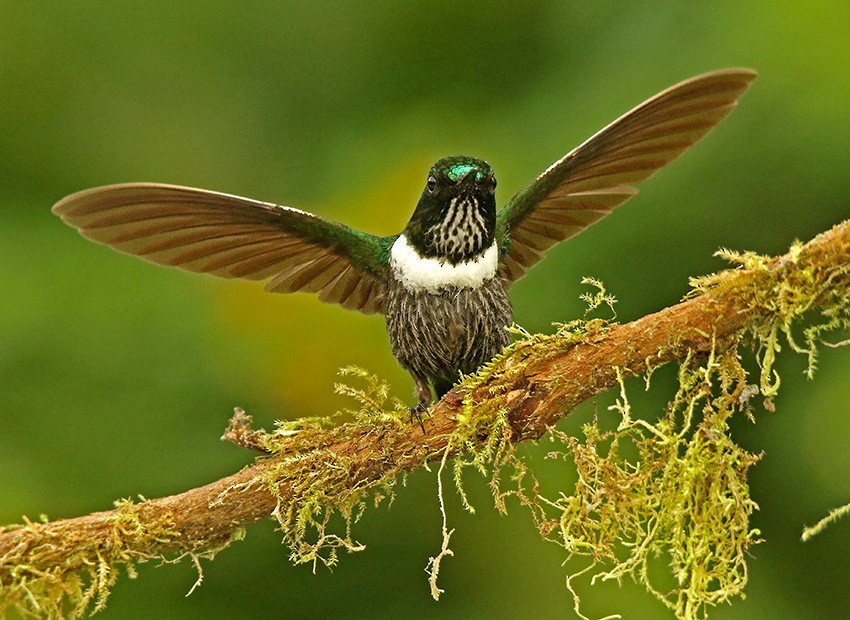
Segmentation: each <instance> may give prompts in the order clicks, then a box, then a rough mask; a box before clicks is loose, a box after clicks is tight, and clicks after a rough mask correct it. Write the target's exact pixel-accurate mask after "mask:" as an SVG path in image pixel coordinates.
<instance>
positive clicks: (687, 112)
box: [496, 69, 756, 284]
mask: <svg viewBox="0 0 850 620" xmlns="http://www.w3.org/2000/svg"><path fill="white" fill-rule="evenodd" d="M755 77H756V73H755V72H754V71H752V70H750V69H724V70H720V71H713V72H711V73H705V74H703V75H698V76H696V77H693V78H691V79H689V80H685V81H684V82H681V83H679V84H676V85H675V86H671V87H670V88H668V89H667V90H665V91H662V92H660V93H659V94H657V95H655V96H654V97H652V98H651V99H649V100H647V101H645V102H644V103H642V104H640V105H639V106H638V107H636V108H634V109H633V110H631V111H630V112H627V113H626V114H624V115H623V116H621V117H620V118H618V119H617V120H616V121H614V122H613V123H611V124H610V125H608V126H607V127H605V128H604V129H602V130H601V131H599V132H598V133H596V134H595V135H594V136H592V137H591V138H590V139H588V140H586V141H585V142H584V143H583V144H581V145H580V146H578V147H577V148H575V149H573V150H572V151H570V152H569V153H567V154H566V155H564V157H562V158H561V159H559V160H558V161H556V162H555V163H554V164H552V165H551V166H549V168H547V169H546V171H545V172H543V174H541V175H540V176H539V177H537V179H535V180H534V182H533V183H531V185H529V186H528V187H526V188H525V189H523V190H522V191H520V192H519V193H517V194H516V195H515V196H514V197H513V198H511V200H510V201H509V202H508V204H507V205H506V206H505V207H504V208H503V209H502V210H501V211H499V213H498V214H497V216H496V217H497V219H496V234H497V238H498V240H499V243H500V247H501V249H502V258H501V263H500V265H499V276H500V277H501V278H502V280H503V281H504V282H505V283H506V284H510V283H512V282H514V281H516V280H518V279H519V278H521V277H522V276H523V275H524V274H525V270H526V269H528V268H529V267H531V266H532V265H533V264H535V263H536V262H537V261H539V260H540V259H541V258H543V253H544V252H545V251H546V250H548V249H549V248H550V247H551V246H553V245H554V244H556V243H557V242H559V241H563V240H564V239H567V238H569V237H572V236H573V235H575V234H576V233H579V232H581V231H582V230H584V229H585V228H587V227H588V226H590V225H591V224H593V223H594V222H596V221H598V220H600V219H601V218H603V217H605V216H606V215H608V214H609V213H610V212H611V211H612V210H613V209H614V208H615V207H617V206H619V205H621V204H623V203H624V202H625V201H627V200H628V199H629V198H631V197H632V196H634V195H635V194H637V191H638V190H637V189H636V188H635V187H634V185H635V184H637V183H640V182H641V181H643V180H644V179H646V178H647V177H649V176H651V175H652V174H653V173H654V172H655V171H656V170H658V169H659V168H661V167H662V166H664V165H666V164H668V163H670V162H671V161H673V160H674V159H676V158H677V157H678V156H679V155H681V154H682V153H683V152H684V151H685V150H687V149H688V148H689V147H691V146H692V145H693V144H694V143H695V142H697V141H698V140H699V139H700V138H702V137H703V136H704V135H705V134H706V133H708V132H709V130H711V128H712V127H714V126H715V125H716V124H717V123H719V122H720V121H721V120H723V118H725V117H726V115H727V114H729V112H731V111H732V109H733V108H734V107H735V105H736V103H737V101H738V98H739V97H740V96H741V95H742V94H743V93H744V91H745V90H747V87H748V86H749V85H750V82H752V81H753V80H754V79H755Z"/></svg>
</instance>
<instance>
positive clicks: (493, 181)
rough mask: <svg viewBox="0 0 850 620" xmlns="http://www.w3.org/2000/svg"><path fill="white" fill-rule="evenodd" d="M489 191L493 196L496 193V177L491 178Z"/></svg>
mask: <svg viewBox="0 0 850 620" xmlns="http://www.w3.org/2000/svg"><path fill="white" fill-rule="evenodd" d="M488 189H489V190H490V193H491V194H492V193H493V192H495V191H496V177H490V186H489V188H488Z"/></svg>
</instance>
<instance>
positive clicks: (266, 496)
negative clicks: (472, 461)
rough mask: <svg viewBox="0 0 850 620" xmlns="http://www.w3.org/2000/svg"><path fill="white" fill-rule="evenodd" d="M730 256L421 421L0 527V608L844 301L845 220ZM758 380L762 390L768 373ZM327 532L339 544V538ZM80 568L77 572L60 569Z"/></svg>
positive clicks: (350, 493) (848, 232)
mask: <svg viewBox="0 0 850 620" xmlns="http://www.w3.org/2000/svg"><path fill="white" fill-rule="evenodd" d="M738 259H739V262H740V263H741V265H740V266H739V267H738V268H736V269H731V270H728V271H725V272H722V273H720V274H717V275H715V276H711V277H709V278H706V279H703V280H698V281H696V286H697V289H696V293H695V294H694V295H693V296H692V297H690V298H689V299H687V300H686V301H683V302H681V303H679V304H677V305H675V306H672V307H669V308H666V309H664V310H661V311H660V312H656V313H654V314H651V315H648V316H645V317H643V318H641V319H639V320H636V321H633V322H631V323H627V324H625V325H617V324H602V323H601V322H600V323H599V324H595V325H594V324H593V322H590V324H588V329H586V330H585V331H583V332H582V334H581V335H580V336H579V337H576V334H575V333H570V334H560V333H559V334H555V335H553V336H545V337H544V336H539V337H538V336H534V337H531V338H529V339H527V340H525V341H522V342H520V343H519V344H517V345H514V346H513V347H512V348H510V349H509V350H508V351H507V352H506V353H505V354H504V355H503V356H501V357H500V358H498V359H497V360H495V361H494V362H493V363H492V364H491V365H489V366H488V367H487V368H485V369H483V370H482V371H481V372H480V373H479V375H477V376H475V377H473V378H471V379H469V380H467V381H466V382H464V384H463V385H462V386H461V387H458V388H455V389H453V390H452V391H451V392H449V393H448V394H447V395H446V396H445V397H444V398H443V399H442V400H441V401H440V402H439V403H437V404H436V405H435V406H434V407H433V408H432V409H431V412H430V415H429V416H428V417H427V418H426V419H425V431H426V432H425V433H424V434H423V433H422V429H421V428H420V427H419V426H418V425H411V424H407V423H404V424H400V423H393V422H391V421H386V419H378V418H370V419H365V418H360V419H359V420H358V421H356V422H353V423H349V424H344V425H341V426H338V427H336V428H323V427H322V426H321V425H319V424H304V425H302V426H300V427H298V428H296V429H292V430H291V431H290V432H288V433H280V434H277V435H268V437H269V440H268V441H269V443H268V444H267V445H266V446H265V447H266V448H268V449H270V450H272V451H273V453H272V454H271V455H270V456H263V457H259V458H258V459H257V460H256V462H255V463H254V464H252V465H251V466H249V467H246V468H245V469H243V470H242V471H239V472H237V473H235V474H233V475H231V476H228V477H226V478H223V479H221V480H217V481H215V482H212V483H210V484H207V485H205V486H202V487H198V488H195V489H191V490H189V491H186V492H184V493H180V494H177V495H172V496H170V497H164V498H160V499H152V500H146V501H143V502H141V503H137V504H133V503H130V502H129V501H124V502H120V503H118V504H116V508H115V509H113V510H109V511H104V512H97V513H94V514H90V515H87V516H82V517H77V518H72V519H64V520H59V521H54V522H48V523H31V522H27V523H25V524H23V525H16V526H9V527H6V528H3V529H0V583H2V584H3V585H4V593H3V594H2V596H3V597H5V599H0V610H2V609H3V608H5V606H7V605H9V604H24V605H25V604H26V603H25V599H26V597H27V596H34V592H35V591H36V590H39V591H40V592H41V593H42V594H44V592H45V591H48V590H50V589H51V588H53V590H56V591H57V592H60V591H61V592H60V594H61V596H65V597H71V598H72V600H73V599H74V597H76V599H82V600H83V602H84V603H85V605H89V604H91V603H93V602H95V607H96V608H97V606H99V605H101V604H102V602H103V601H104V600H105V596H106V593H107V592H108V588H109V586H110V585H111V584H112V583H113V582H114V580H115V571H114V570H112V569H113V567H114V566H115V564H118V563H127V564H130V565H132V564H133V563H135V562H138V561H144V560H145V559H147V558H150V557H156V556H160V555H162V554H177V555H179V556H181V557H182V556H183V555H191V556H198V555H205V554H210V553H214V552H215V551H216V550H218V549H220V548H221V547H223V546H225V545H227V544H228V543H229V542H230V541H231V540H233V539H234V538H235V537H238V536H239V535H240V534H241V531H242V529H241V528H242V527H243V526H244V525H246V524H249V523H252V522H254V521H257V520H259V519H262V518H264V517H268V516H269V515H272V514H276V516H278V518H280V517H281V515H280V513H281V511H290V512H292V515H291V517H292V518H291V519H289V521H288V522H291V523H292V524H293V527H295V528H300V531H299V534H298V535H297V536H295V538H294V540H295V543H296V544H297V543H298V542H299V541H300V540H301V538H302V536H303V535H304V532H305V530H307V529H309V527H310V526H311V524H312V525H313V526H315V525H316V522H315V521H313V515H315V514H316V513H317V512H318V513H322V512H323V511H324V512H325V513H327V512H329V511H330V510H331V509H337V510H341V511H343V512H345V511H346V510H350V509H351V508H352V507H353V505H354V503H353V502H354V500H353V499H352V498H354V497H358V498H359V497H361V496H360V495H356V493H362V492H365V490H366V489H374V488H376V486H377V485H387V484H391V481H392V479H393V478H394V477H395V475H396V474H398V473H400V472H404V471H409V470H412V469H415V468H417V467H421V466H423V465H424V464H425V463H427V462H428V461H431V460H434V459H435V458H441V457H442V456H443V455H444V454H445V453H446V451H447V450H448V453H449V454H450V455H451V454H452V453H455V452H458V451H460V450H462V449H463V445H462V444H460V443H456V442H453V440H452V438H453V437H454V436H455V435H454V433H455V432H456V431H457V429H458V425H459V423H460V424H463V423H464V422H465V421H466V420H467V419H468V417H469V412H470V411H477V410H481V409H487V410H492V411H496V410H497V409H498V410H499V411H502V412H506V413H507V420H508V421H509V425H510V434H511V441H512V442H519V441H523V440H527V439H537V438H539V437H541V436H542V435H543V434H544V433H546V432H547V430H549V429H550V428H551V426H552V425H553V424H554V423H555V422H557V420H559V419H560V418H562V417H564V416H566V415H567V414H568V413H569V412H570V411H571V410H572V409H573V408H574V407H575V406H576V405H578V404H579V403H581V402H582V401H584V400H586V399H588V398H590V397H592V396H593V395H595V394H598V393H600V392H602V391H604V390H607V389H609V388H611V387H613V386H616V385H617V384H618V380H619V378H618V377H619V376H630V375H637V374H640V373H643V372H646V371H647V370H649V369H652V368H654V367H657V366H659V365H661V364H664V363H666V362H668V361H672V360H681V359H684V358H685V357H686V356H689V355H693V354H694V353H698V352H709V351H715V350H718V349H722V348H724V347H726V346H729V345H731V344H733V343H737V342H738V340H739V338H740V336H741V335H742V334H743V333H745V332H747V331H749V332H751V333H759V332H760V330H762V331H763V330H767V331H768V332H770V333H773V334H774V335H775V333H776V332H777V330H783V329H787V327H788V325H789V324H790V321H791V320H792V319H795V318H796V317H797V316H799V314H801V313H802V312H803V311H805V310H808V309H809V308H814V307H819V306H829V305H830V304H834V303H837V302H836V300H839V301H840V300H842V299H843V300H844V301H843V302H842V303H844V304H846V303H847V302H846V300H847V298H848V295H850V221H847V222H844V223H842V224H840V225H838V226H836V227H835V228H833V229H832V230H830V231H827V232H825V233H823V234H821V235H819V236H818V237H816V238H815V239H813V240H812V241H810V242H808V243H806V244H805V245H800V246H795V247H794V248H792V250H791V251H790V252H789V253H788V254H785V255H784V256H781V257H777V258H772V259H768V258H762V257H756V256H754V255H743V256H740V257H738ZM792 293H793V294H792ZM769 372H770V371H769V368H768V369H767V373H768V375H769ZM762 379H763V381H762V391H763V393H765V395H766V396H767V397H769V396H770V393H769V387H770V386H769V380H766V379H765V377H764V376H763V377H762ZM768 379H769V376H768ZM234 425H235V426H234V427H233V428H231V432H233V431H234V429H235V430H236V431H238V432H239V433H241V436H242V437H243V439H244V441H245V442H247V443H248V444H250V445H251V446H254V447H263V446H262V441H261V439H260V438H259V435H256V434H252V433H255V432H253V431H249V430H247V429H246V427H245V426H244V420H242V421H239V420H237V421H235V423H234ZM480 439H481V440H482V441H484V440H486V437H481V438H480ZM317 489H318V490H320V491H321V495H318V494H317ZM298 501H301V502H302V503H301V504H299V503H298ZM304 502H306V503H307V506H306V508H305V504H304ZM303 510H307V514H308V516H307V517H304V514H305V513H304V512H299V511H303ZM319 534H320V535H321V534H322V532H321V530H319ZM285 537H286V534H285ZM324 542H325V543H328V542H330V543H331V544H333V543H334V541H324ZM335 542H336V543H337V544H338V546H346V547H349V548H351V543H350V540H347V539H336V541H335ZM296 551H297V550H293V554H294V555H295V556H296V557H298V558H299V559H302V560H303V559H304V558H305V556H304V555H299V554H298V553H297V552H296ZM102 558H108V559H109V561H108V562H105V563H104V562H101V559H102ZM312 559H313V560H315V559H316V558H315V557H313V558H312ZM319 559H321V558H319ZM93 566H96V567H97V568H98V569H97V571H93V569H92V567H93ZM98 571H99V572H100V573H105V574H98ZM110 571H111V572H110ZM79 572H81V573H83V574H88V576H89V580H88V581H86V580H83V581H82V583H78V582H79V581H80V580H77V581H74V580H71V579H69V578H68V577H69V575H72V574H74V573H79ZM9 584H12V586H10V585H9ZM13 586H19V587H18V589H16V588H15V587H13ZM53 596H54V598H55V596H56V595H55V594H54V595H53ZM22 601H24V602H23V603H22Z"/></svg>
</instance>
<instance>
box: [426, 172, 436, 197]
mask: <svg viewBox="0 0 850 620" xmlns="http://www.w3.org/2000/svg"><path fill="white" fill-rule="evenodd" d="M435 189H437V178H436V177H435V176H434V175H433V174H432V175H431V176H429V177H428V193H429V194H433V193H434V190H435Z"/></svg>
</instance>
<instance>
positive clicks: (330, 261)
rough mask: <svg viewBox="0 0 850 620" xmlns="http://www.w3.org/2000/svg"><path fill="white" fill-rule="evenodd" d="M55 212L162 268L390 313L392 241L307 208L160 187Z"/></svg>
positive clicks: (106, 195) (91, 195)
mask: <svg viewBox="0 0 850 620" xmlns="http://www.w3.org/2000/svg"><path fill="white" fill-rule="evenodd" d="M53 211H54V213H56V214H57V215H59V216H60V217H61V218H62V219H63V220H64V221H65V222H66V223H68V224H69V225H71V226H73V227H74V228H77V229H78V230H79V231H80V233H81V234H82V235H83V236H85V237H87V238H89V239H91V240H93V241H96V242H98V243H103V244H105V245H108V246H110V247H113V248H115V249H116V250H118V251H120V252H124V253H127V254H133V255H135V256H139V257H141V258H143V259H145V260H148V261H151V262H154V263H157V264H160V265H168V266H172V267H179V268H180V269H186V270H188V271H195V272H201V273H209V274H212V275H216V276H220V277H224V278H243V279H248V280H270V282H269V283H268V285H267V286H266V289H267V290H269V291H273V292H278V293H291V292H295V291H305V292H312V293H319V294H320V298H321V299H322V300H323V301H328V302H331V303H338V304H340V305H342V306H344V307H346V308H351V309H354V310H360V311H362V312H369V313H371V312H383V311H384V304H385V296H386V288H387V282H388V279H389V277H390V276H389V269H388V267H387V261H386V256H387V252H388V251H389V247H390V245H391V244H392V241H393V239H394V238H392V237H375V236H373V235H368V234H365V233H361V232H358V231H356V230H353V229H351V228H348V227H347V226H344V225H342V224H339V223H337V222H331V221H327V220H323V219H321V218H319V217H317V216H315V215H312V214H310V213H306V212H304V211H299V210H298V209H292V208H289V207H282V206H278V205H274V204H270V203H264V202H259V201H256V200H250V199H248V198H240V197H238V196H232V195H229V194H222V193H218V192H211V191H207V190H202V189H194V188H190V187H180V186H176V185H162V184H157V183H129V184H122V185H107V186H104V187H97V188H94V189H89V190H85V191H82V192H78V193H76V194H72V195H70V196H68V197H66V198H63V199H62V200H61V201H59V202H58V203H57V204H56V205H55V206H54V207H53ZM355 293H357V294H355Z"/></svg>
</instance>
